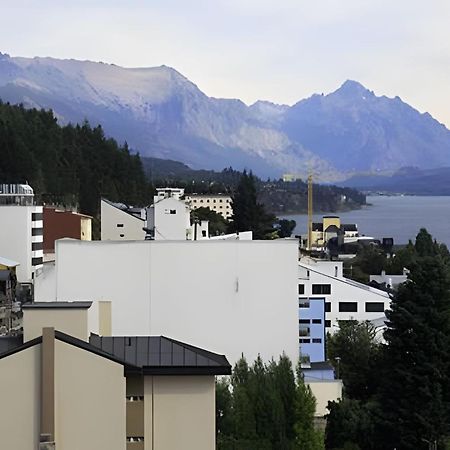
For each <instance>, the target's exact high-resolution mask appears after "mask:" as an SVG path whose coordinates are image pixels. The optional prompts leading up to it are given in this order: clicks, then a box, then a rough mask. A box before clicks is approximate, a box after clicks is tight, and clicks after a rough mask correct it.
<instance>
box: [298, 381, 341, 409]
mask: <svg viewBox="0 0 450 450" xmlns="http://www.w3.org/2000/svg"><path fill="white" fill-rule="evenodd" d="M305 384H306V385H308V386H309V387H310V388H311V392H312V393H313V394H314V397H315V398H316V413H315V416H316V417H323V416H324V415H325V414H328V413H329V411H328V409H327V405H328V402H332V401H337V400H339V399H340V398H341V397H342V381H341V380H330V381H305Z"/></svg>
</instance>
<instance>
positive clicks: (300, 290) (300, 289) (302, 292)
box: [298, 284, 305, 295]
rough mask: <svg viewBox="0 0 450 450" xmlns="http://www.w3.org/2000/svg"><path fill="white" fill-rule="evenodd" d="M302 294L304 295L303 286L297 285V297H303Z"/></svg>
mask: <svg viewBox="0 0 450 450" xmlns="http://www.w3.org/2000/svg"><path fill="white" fill-rule="evenodd" d="M304 293H305V285H304V284H299V285H298V295H304Z"/></svg>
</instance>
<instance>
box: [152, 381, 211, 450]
mask: <svg viewBox="0 0 450 450" xmlns="http://www.w3.org/2000/svg"><path fill="white" fill-rule="evenodd" d="M144 405H145V413H144V416H145V450H174V449H195V450H214V449H215V384H214V377H213V376H168V377H163V376H160V377H145V381H144ZM152 421H153V425H152ZM152 430H153V435H152ZM174 430H176V432H174Z"/></svg>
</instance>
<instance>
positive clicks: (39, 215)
mask: <svg viewBox="0 0 450 450" xmlns="http://www.w3.org/2000/svg"><path fill="white" fill-rule="evenodd" d="M42 219H43V214H42V213H32V214H31V220H32V221H33V222H36V221H37V220H42Z"/></svg>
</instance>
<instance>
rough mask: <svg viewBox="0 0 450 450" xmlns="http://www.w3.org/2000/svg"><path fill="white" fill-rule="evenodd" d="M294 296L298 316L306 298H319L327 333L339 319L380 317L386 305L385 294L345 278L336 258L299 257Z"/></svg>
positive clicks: (386, 307)
mask: <svg viewBox="0 0 450 450" xmlns="http://www.w3.org/2000/svg"><path fill="white" fill-rule="evenodd" d="M298 297H299V317H301V316H302V308H303V307H307V306H308V305H309V301H310V299H323V301H324V302H325V330H326V332H330V333H333V332H335V331H336V330H337V329H338V321H340V320H358V321H364V320H369V321H372V320H374V319H379V318H382V317H383V316H384V311H385V310H387V309H389V308H390V297H389V294H388V293H386V292H384V291H381V290H379V289H375V288H373V287H370V286H367V285H365V284H362V283H358V282H356V281H353V280H350V279H349V278H345V277H344V276H343V263H342V262H340V261H321V260H313V259H310V258H302V259H301V260H300V261H299V265H298ZM317 319H319V318H317ZM306 339H307V337H306Z"/></svg>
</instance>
